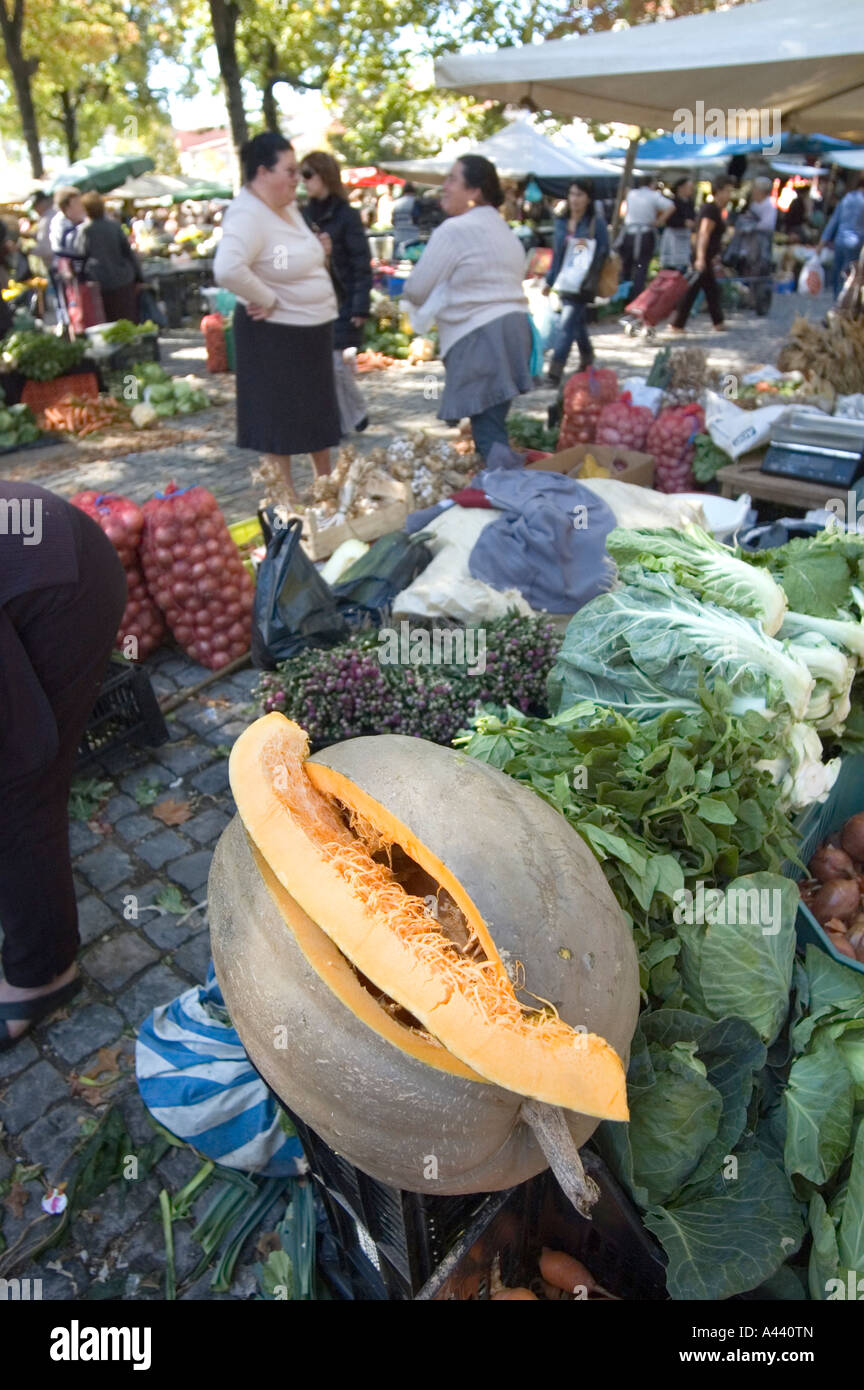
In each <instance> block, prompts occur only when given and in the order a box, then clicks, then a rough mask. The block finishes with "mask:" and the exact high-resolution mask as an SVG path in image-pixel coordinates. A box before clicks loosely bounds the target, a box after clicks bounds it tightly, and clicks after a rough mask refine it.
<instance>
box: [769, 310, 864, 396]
mask: <svg viewBox="0 0 864 1390" xmlns="http://www.w3.org/2000/svg"><path fill="white" fill-rule="evenodd" d="M777 366H778V367H779V368H780V370H781V371H782V372H793V371H800V372H803V373H804V375H805V376H806V377H808V378H809V377H811V376H812V377H821V378H823V379H825V380H828V381H830V382H831V384H832V386H833V387H834V390H835V391H836V392H837V394H838V395H841V396H850V395H853V394H854V393H855V392H857V391H864V319H860V318H859V319H851V318H845V317H844V316H843V315H841V314H834V313H829V314H828V316H827V318H826V320H825V323H824V324H818V323H814V322H813V320H812V319H805V318H801V317H800V316H799V317H798V318H796V319H795V321H794V323H793V324H792V327H791V329H790V331H789V336H788V337H787V339H786V342H785V343H784V344H783V347H782V348H781V349H780V353H779V355H778V357H777Z"/></svg>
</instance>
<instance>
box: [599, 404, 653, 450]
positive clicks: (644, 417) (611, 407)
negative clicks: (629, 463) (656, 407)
mask: <svg viewBox="0 0 864 1390" xmlns="http://www.w3.org/2000/svg"><path fill="white" fill-rule="evenodd" d="M653 423H654V414H653V412H652V411H651V410H650V409H649V407H648V406H647V405H633V404H632V398H631V396H630V392H629V391H625V392H624V394H623V395H622V396H620V397H619V399H618V400H617V401H610V403H609V404H608V405H604V406H603V408H602V410H601V411H600V414H599V415H598V417H597V429H596V432H595V438H594V442H595V443H596V444H611V445H613V446H614V447H616V448H624V449H637V450H642V449H644V448H645V441H646V439H647V438H648V431H649V429H650V428H651V426H652V424H653Z"/></svg>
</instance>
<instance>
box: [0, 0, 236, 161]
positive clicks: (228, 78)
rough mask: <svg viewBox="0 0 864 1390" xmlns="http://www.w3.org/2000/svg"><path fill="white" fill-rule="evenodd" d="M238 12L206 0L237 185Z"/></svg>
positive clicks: (229, 2) (230, 1)
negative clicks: (208, 3)
mask: <svg viewBox="0 0 864 1390" xmlns="http://www.w3.org/2000/svg"><path fill="white" fill-rule="evenodd" d="M2 2H3V0H0V3H2ZM239 13H240V9H239V5H237V4H236V3H235V0H210V18H211V21H212V24H213V38H214V40H215V42H216V52H217V54H218V56H219V72H220V75H221V77H222V88H223V91H224V93H225V105H226V107H227V108H228V122H229V124H230V127H231V140H232V143H233V146H234V168H235V177H234V183H235V187H239V185H240V183H241V182H242V176H241V172H240V147H241V145H243V144H245V142H246V141H247V140H248V138H249V126H248V125H247V122H246V112H245V110H244V109H243V90H242V88H241V86H240V64H239V63H238V61H237V44H236V32H237V19H238V16H239Z"/></svg>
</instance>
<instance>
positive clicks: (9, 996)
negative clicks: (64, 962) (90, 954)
mask: <svg viewBox="0 0 864 1390" xmlns="http://www.w3.org/2000/svg"><path fill="white" fill-rule="evenodd" d="M77 974H78V966H77V964H76V962H75V961H73V962H72V964H71V965H70V966H69V969H68V970H64V971H63V974H62V975H56V976H55V977H54V979H53V980H51V981H49V983H48V984H47V985H38V986H36V987H35V988H33V989H21V988H19V987H18V986H17V985H10V984H9V982H8V980H0V1004H14V1003H15V1002H16V1000H18V999H21V1000H25V999H38V998H39V997H40V995H43V994H51V993H52V992H53V991H54V990H55V989H62V987H63V985H68V984H70V983H71V981H72V980H74V979H75V977H76V976H77ZM5 1022H6V1027H7V1028H8V1029H9V1036H10V1037H12V1038H20V1036H21V1034H22V1033H26V1032H27V1030H28V1029H29V1028H32V1027H33V1023H32V1020H28V1019H24V1018H7V1019H6V1021H5Z"/></svg>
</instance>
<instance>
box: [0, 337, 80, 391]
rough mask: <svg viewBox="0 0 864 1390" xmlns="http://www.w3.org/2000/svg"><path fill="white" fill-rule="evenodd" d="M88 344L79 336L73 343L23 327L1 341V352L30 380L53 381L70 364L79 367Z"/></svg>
mask: <svg viewBox="0 0 864 1390" xmlns="http://www.w3.org/2000/svg"><path fill="white" fill-rule="evenodd" d="M84 352H85V344H84V343H83V342H82V341H81V339H80V338H76V339H75V341H74V342H70V341H69V339H67V338H58V337H56V336H55V334H53V333H44V332H39V331H36V330H30V329H24V330H22V331H21V332H18V333H10V334H9V335H8V337H6V338H4V339H3V342H2V344H0V353H2V358H3V361H4V363H5V364H6V366H7V367H10V368H13V369H14V370H16V371H19V372H21V374H22V375H23V376H26V377H27V378H28V379H29V380H30V381H53V380H54V378H55V377H58V376H63V375H64V373H65V372H68V371H69V369H70V367H74V366H77V365H78V363H79V362H80V361H81V359H82V357H83V356H84Z"/></svg>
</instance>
